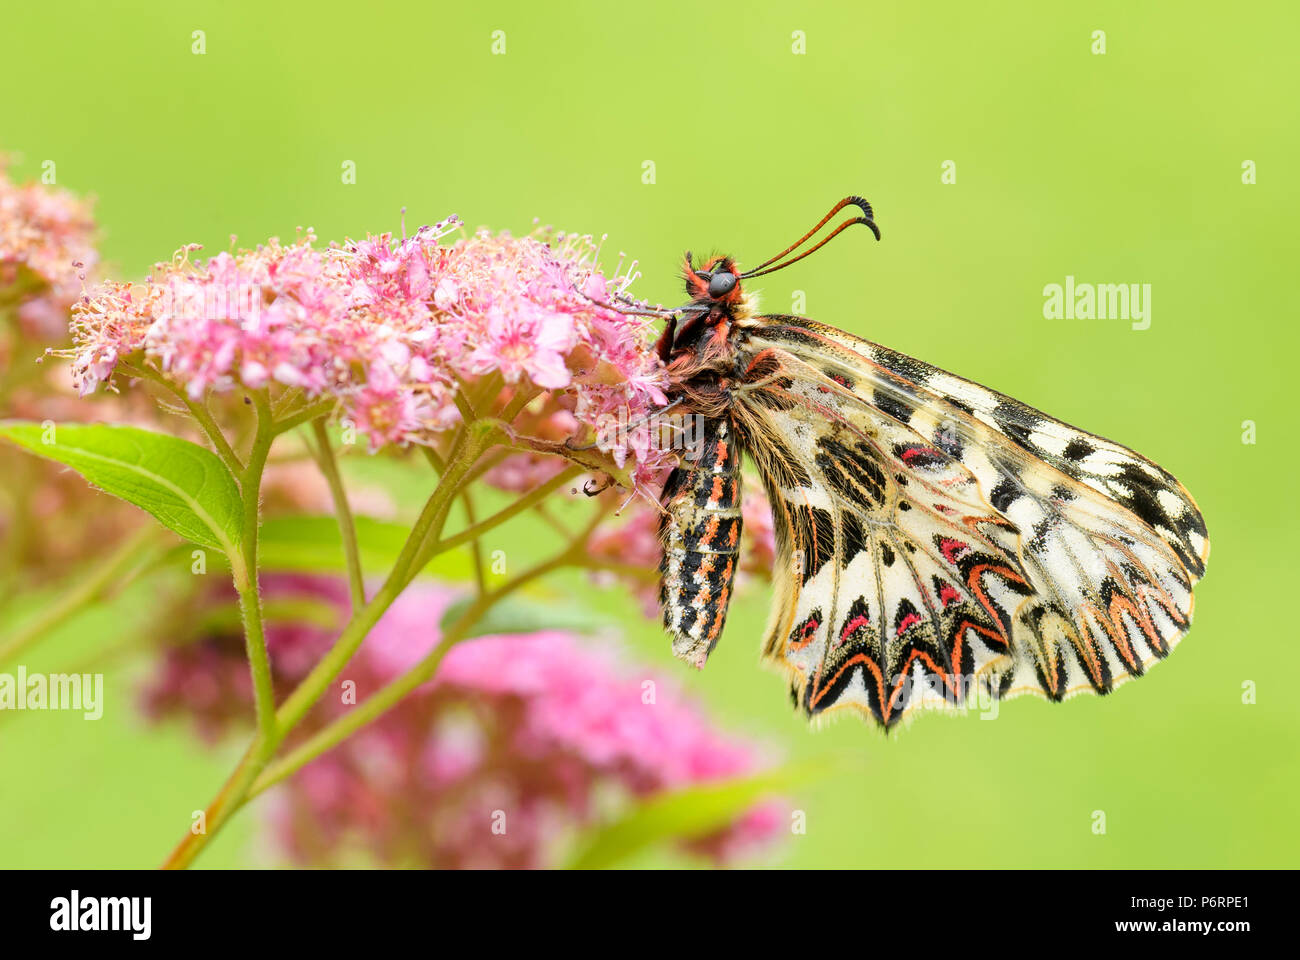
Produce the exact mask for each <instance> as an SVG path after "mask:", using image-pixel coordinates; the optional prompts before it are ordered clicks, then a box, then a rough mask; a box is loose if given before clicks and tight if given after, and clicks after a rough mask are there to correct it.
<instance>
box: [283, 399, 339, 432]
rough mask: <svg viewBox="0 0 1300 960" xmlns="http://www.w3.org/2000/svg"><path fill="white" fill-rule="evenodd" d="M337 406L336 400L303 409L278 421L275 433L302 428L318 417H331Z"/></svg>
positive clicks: (324, 401) (320, 402) (314, 404)
mask: <svg viewBox="0 0 1300 960" xmlns="http://www.w3.org/2000/svg"><path fill="white" fill-rule="evenodd" d="M336 405H337V401H335V400H321V401H319V402H317V403H313V404H311V406H307V407H303V408H302V409H301V410H299V411H298V412H297V413H295V414H293V415H292V416H288V417H285V418H284V419H283V420H276V421H275V426H274V428H273V432H274V433H276V434H281V433H287V432H288V431H290V430H292V429H293V428H294V427H301V426H302V425H303V424H304V423H307V422H308V421H311V420H315V419H316V418H317V417H325V416H329V414H331V413H333V412H334V407H335V406H336Z"/></svg>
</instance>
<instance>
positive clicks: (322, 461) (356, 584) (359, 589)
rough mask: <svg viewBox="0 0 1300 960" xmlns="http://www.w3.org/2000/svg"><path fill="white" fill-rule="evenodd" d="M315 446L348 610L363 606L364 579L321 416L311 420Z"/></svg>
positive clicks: (352, 523) (349, 513)
mask: <svg viewBox="0 0 1300 960" xmlns="http://www.w3.org/2000/svg"><path fill="white" fill-rule="evenodd" d="M311 428H312V433H313V434H314V435H315V437H316V445H315V447H313V448H312V454H313V456H315V458H316V463H317V465H318V466H319V467H320V472H321V474H322V475H324V477H325V482H326V483H328V484H329V488H330V497H331V498H332V499H333V501H334V515H335V517H336V518H337V519H338V523H339V536H340V537H341V538H342V539H343V556H344V558H345V559H346V561H347V567H348V589H349V591H350V592H351V598H352V609H353V610H354V611H355V610H360V609H361V608H362V607H364V606H365V605H366V582H365V576H364V574H363V573H362V570H361V553H360V551H359V550H358V549H357V526H356V523H355V521H354V520H353V519H352V508H351V506H349V504H348V491H347V488H346V487H344V486H343V478H342V477H340V476H339V467H338V463H337V462H336V461H335V459H334V449H333V447H332V446H331V445H330V437H329V431H328V430H326V429H325V418H324V417H317V418H316V419H315V420H313V421H312V422H311Z"/></svg>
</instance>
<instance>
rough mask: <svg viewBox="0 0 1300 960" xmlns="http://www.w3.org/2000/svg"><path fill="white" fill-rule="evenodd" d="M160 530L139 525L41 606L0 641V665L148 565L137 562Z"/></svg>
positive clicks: (153, 544)
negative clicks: (70, 586)
mask: <svg viewBox="0 0 1300 960" xmlns="http://www.w3.org/2000/svg"><path fill="white" fill-rule="evenodd" d="M163 533H164V531H163V530H162V529H161V528H159V527H157V526H155V525H154V524H153V523H150V524H148V525H147V526H145V527H142V528H141V529H140V530H138V531H136V533H135V534H134V535H133V536H131V537H130V538H128V539H127V540H126V541H125V542H124V543H123V544H122V545H121V546H120V547H118V549H117V550H115V551H113V553H112V554H110V555H109V556H108V557H107V558H105V559H104V561H103V562H102V563H101V564H100V565H99V566H98V567H97V568H95V570H93V571H92V572H91V573H90V574H89V575H88V576H86V577H85V579H83V580H82V581H81V582H80V583H79V584H78V585H77V586H76V587H75V588H74V589H72V590H69V591H68V592H66V593H64V594H63V595H62V596H61V597H60V598H59V599H58V600H57V601H56V602H55V603H53V604H51V605H50V606H47V607H45V608H43V609H42V610H41V612H40V614H38V615H37V616H36V617H35V618H34V619H33V620H31V621H30V622H29V623H27V624H25V625H24V626H22V627H20V628H19V629H18V630H17V631H15V632H14V634H13V635H12V636H10V637H9V638H7V639H5V640H2V641H0V664H3V663H6V662H8V661H10V660H13V659H15V658H17V657H18V656H19V655H20V654H22V653H23V652H25V651H26V650H27V649H28V648H29V647H31V646H32V645H33V644H35V643H36V642H37V641H39V640H40V639H41V638H42V637H44V636H45V635H46V634H48V633H49V632H50V631H51V630H53V629H55V628H56V627H58V626H60V625H61V624H63V623H66V622H67V621H68V620H69V619H71V618H72V617H74V616H76V615H77V614H78V613H79V612H81V611H82V610H84V609H86V607H88V606H90V605H91V604H92V603H94V602H96V601H97V600H99V599H100V598H102V597H103V596H105V595H106V594H107V593H109V592H110V591H111V590H113V589H114V588H115V587H118V588H120V587H123V586H125V585H126V584H128V583H130V582H131V581H132V580H133V579H135V577H136V576H137V575H138V574H139V573H141V572H143V571H144V570H146V569H147V568H148V566H149V565H148V563H147V562H144V563H141V562H140V561H141V560H142V559H143V558H146V557H147V556H148V555H149V554H151V553H153V552H154V549H155V548H156V547H157V546H158V545H159V544H160V543H161V542H162V539H163Z"/></svg>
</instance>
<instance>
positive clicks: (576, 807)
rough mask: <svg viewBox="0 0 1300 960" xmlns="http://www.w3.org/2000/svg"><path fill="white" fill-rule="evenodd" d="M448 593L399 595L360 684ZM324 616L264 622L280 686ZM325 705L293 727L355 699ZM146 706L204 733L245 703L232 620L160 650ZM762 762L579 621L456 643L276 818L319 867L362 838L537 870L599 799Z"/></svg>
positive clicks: (411, 659)
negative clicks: (596, 640)
mask: <svg viewBox="0 0 1300 960" xmlns="http://www.w3.org/2000/svg"><path fill="white" fill-rule="evenodd" d="M266 593H267V596H268V598H272V599H274V598H278V597H283V596H285V595H286V594H288V595H294V594H305V595H311V594H313V593H315V594H316V595H317V596H318V597H320V598H322V599H324V600H326V601H327V602H328V603H330V604H335V605H338V606H339V608H340V609H342V606H343V604H344V603H345V599H344V596H345V591H343V590H342V589H341V586H340V585H339V584H337V583H336V582H334V581H332V580H328V579H322V578H301V577H293V578H268V579H267V583H266ZM455 598H456V594H455V592H454V591H451V590H449V589H447V588H445V587H442V586H437V585H432V584H417V585H415V586H413V587H412V588H411V589H410V590H409V591H408V592H407V593H406V594H403V595H402V597H401V598H399V600H398V601H397V602H396V603H395V604H394V605H393V607H392V608H391V609H390V610H389V611H388V612H387V614H386V615H385V616H384V617H383V619H382V620H381V621H380V623H379V624H378V625H377V626H376V628H375V629H374V631H372V633H371V635H370V636H369V637H368V638H367V640H366V642H365V644H364V645H363V646H362V648H361V650H360V651H359V653H358V655H357V656H356V658H355V659H354V660H353V662H352V663H351V664H349V665H348V667H347V668H346V670H345V671H344V674H343V677H342V678H343V679H344V680H352V681H354V682H355V683H356V684H357V690H358V692H359V694H360V696H362V697H364V696H366V695H368V694H369V693H371V692H373V691H374V690H375V689H377V688H378V687H379V686H380V685H382V684H384V683H386V682H388V681H389V680H391V679H393V678H394V677H395V676H397V675H399V674H400V673H402V672H404V671H405V670H406V669H408V668H409V667H410V666H412V665H413V664H415V663H416V662H418V661H419V660H420V659H421V658H423V657H424V656H425V655H427V654H428V653H429V652H430V651H431V650H432V649H434V647H435V646H436V645H437V643H438V641H439V638H440V632H439V628H438V624H439V622H440V621H441V619H442V617H443V615H444V614H445V613H446V611H447V609H448V607H449V605H450V604H451V603H452V602H453V601H454V600H455ZM327 637H328V631H324V630H320V629H318V628H314V627H308V626H303V625H296V626H291V627H286V626H283V625H278V624H277V625H273V626H272V628H271V629H270V630H269V631H268V635H267V641H268V648H269V650H270V653H271V659H272V667H273V670H274V672H275V675H276V679H277V690H278V691H280V692H281V695H283V692H284V691H286V690H287V689H288V688H289V687H290V686H292V684H293V683H294V682H295V681H296V680H297V679H299V678H300V677H301V676H303V675H305V673H306V672H307V671H308V670H309V669H310V666H311V664H312V662H313V661H314V659H315V658H316V657H317V656H319V655H320V653H321V652H323V648H324V645H326V644H327V642H328V640H327ZM334 699H336V698H332V699H329V700H327V701H326V702H324V703H323V704H321V705H320V706H319V707H318V708H317V710H316V711H315V712H314V714H313V716H312V718H310V719H309V721H308V723H307V725H306V727H305V729H304V730H303V731H302V733H305V734H308V735H309V734H310V733H311V731H312V730H313V729H319V726H320V725H321V724H323V723H325V722H327V721H328V720H330V719H332V718H333V717H336V716H338V715H340V714H341V713H343V712H345V711H347V710H349V709H351V706H350V705H346V704H342V703H337V702H334ZM146 703H147V704H148V706H149V709H150V712H151V713H152V714H154V715H155V716H158V715H161V714H177V713H181V714H186V713H187V714H190V715H192V716H195V717H196V719H198V721H199V723H200V729H201V730H202V731H203V732H204V733H205V734H206V735H208V736H209V737H211V736H213V735H214V734H215V733H216V732H219V731H220V730H222V729H224V728H225V727H226V726H227V725H228V724H229V723H230V722H231V721H232V720H233V719H234V717H235V716H236V715H238V716H240V717H242V718H243V720H244V722H247V718H248V717H250V716H251V692H250V691H249V682H248V678H247V670H246V668H245V665H244V661H243V656H242V647H241V646H240V643H239V638H238V636H237V634H236V633H235V632H233V631H232V632H231V633H230V635H229V636H211V637H206V638H203V639H200V640H199V641H198V642H196V643H189V644H185V645H182V646H180V647H178V648H175V649H173V650H171V651H169V652H168V653H167V654H166V657H165V660H164V665H163V667H162V669H161V670H160V672H159V673H158V674H157V675H156V677H155V679H154V681H153V683H152V684H151V686H150V689H149V691H148V692H147V694H146ZM764 765H765V758H764V756H763V755H762V752H761V751H760V750H759V749H758V748H757V747H756V746H755V745H753V744H751V743H748V742H746V741H743V740H740V739H736V738H734V737H731V736H728V735H726V734H724V733H722V732H720V731H719V730H718V729H717V728H716V727H715V726H714V725H713V724H712V723H711V722H710V721H709V720H708V719H707V717H706V716H705V715H704V714H703V712H702V711H701V710H700V709H699V708H698V707H697V706H696V705H695V704H693V703H692V702H691V701H690V700H689V699H687V698H686V697H685V696H684V695H683V694H682V692H681V691H680V690H679V689H678V688H677V687H676V685H675V684H673V683H672V682H671V681H668V680H664V679H662V678H659V677H656V676H654V675H652V674H650V673H648V672H646V671H644V670H640V669H638V668H636V667H633V666H631V665H629V664H627V663H626V662H624V661H623V660H621V659H620V658H619V657H618V656H616V655H615V654H613V653H612V652H610V651H609V650H607V649H605V648H599V647H595V646H593V645H592V644H590V643H589V642H587V641H584V640H580V639H579V638H577V637H575V636H573V635H572V634H569V633H565V632H560V631H541V632H537V633H532V634H523V635H514V634H511V635H498V636H486V637H478V638H475V639H473V640H468V641H465V642H464V643H462V644H460V645H458V646H456V647H455V648H453V649H452V650H451V651H450V652H448V654H447V655H446V658H445V659H444V660H443V663H442V665H441V667H440V668H439V672H438V674H437V676H436V677H435V678H434V680H433V681H431V682H430V683H428V684H426V685H425V686H423V687H421V688H420V689H419V690H417V691H416V692H415V693H413V694H412V695H411V696H409V697H407V698H406V699H405V700H403V701H402V702H401V703H399V704H398V706H397V707H396V708H394V709H393V710H391V711H389V712H388V713H387V714H385V715H384V716H383V717H381V718H380V719H379V720H378V721H377V722H375V723H373V724H371V725H370V726H368V727H366V728H364V729H363V730H361V731H360V732H358V733H357V734H356V735H355V736H353V737H352V738H350V739H349V740H347V741H345V742H344V743H343V744H341V745H340V746H339V747H337V748H335V749H334V750H332V751H330V752H329V753H327V754H325V755H324V756H322V757H320V758H318V759H317V760H315V761H314V762H312V763H311V764H310V765H308V766H307V767H305V768H304V769H303V770H301V771H300V772H299V773H298V774H297V775H295V776H294V777H293V778H291V779H290V780H289V781H287V782H286V783H285V784H284V785H283V786H282V787H281V788H280V793H279V802H278V805H277V806H276V808H275V811H274V816H273V824H274V826H275V829H276V832H277V834H278V836H279V838H280V840H281V842H282V843H283V844H284V846H285V847H286V849H287V850H288V851H289V852H290V853H291V855H292V856H293V857H294V858H295V859H297V860H299V861H302V862H306V863H313V864H329V863H335V862H339V860H340V859H346V855H347V851H348V850H350V849H354V848H355V847H356V846H358V845H360V846H361V848H363V849H365V850H368V851H369V852H370V853H371V854H372V855H373V856H374V857H375V858H377V859H378V860H379V861H380V862H383V863H386V864H390V865H399V866H424V867H540V866H546V865H550V864H554V863H555V860H556V857H557V856H559V855H560V854H561V853H562V852H563V851H562V847H563V841H565V840H566V839H568V838H571V837H572V835H573V834H574V832H575V831H576V830H578V829H579V828H581V827H582V826H584V825H587V824H590V823H593V822H595V821H596V820H597V819H598V818H600V817H602V816H605V815H608V810H607V809H605V807H607V805H608V802H609V801H610V799H611V798H613V797H621V798H622V801H621V802H623V803H626V802H628V801H629V800H631V799H632V798H636V797H646V796H650V795H653V794H655V793H658V792H661V791H664V790H672V789H677V788H682V787H686V786H689V785H691V784H697V783H703V782H708V781H710V780H715V779H720V778H728V777H736V776H743V775H745V774H749V773H753V772H757V771H758V770H759V769H761V768H762V767H763V766H764ZM494 827H496V829H494ZM779 828H780V822H779V815H777V814H775V813H774V812H773V811H772V810H771V809H768V808H765V807H764V806H757V807H755V808H754V809H752V810H750V811H749V812H748V813H746V814H744V815H743V816H741V817H739V818H737V820H736V821H735V822H733V823H731V824H729V825H727V826H726V827H724V828H722V829H721V830H718V831H717V832H715V833H714V834H712V835H710V836H708V837H705V838H700V839H698V840H696V841H694V842H692V843H690V844H688V846H689V847H690V848H691V849H692V850H695V851H697V852H699V853H701V854H703V855H706V856H709V857H712V858H714V859H715V860H720V861H721V860H729V859H732V858H734V857H736V856H738V855H741V854H743V853H744V852H745V851H747V850H749V849H751V848H752V847H753V846H754V845H755V844H760V843H763V842H765V841H769V840H770V839H772V837H773V836H774V835H775V834H776V833H777V832H778V831H779Z"/></svg>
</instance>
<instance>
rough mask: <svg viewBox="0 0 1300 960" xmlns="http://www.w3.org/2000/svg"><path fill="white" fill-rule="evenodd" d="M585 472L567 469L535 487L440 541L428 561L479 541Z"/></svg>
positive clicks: (575, 468)
mask: <svg viewBox="0 0 1300 960" xmlns="http://www.w3.org/2000/svg"><path fill="white" fill-rule="evenodd" d="M583 472H584V471H583V469H582V468H581V467H565V468H564V469H563V470H561V471H560V472H559V473H557V474H556V475H555V476H553V477H551V479H549V480H547V481H546V482H545V483H543V484H542V485H541V486H539V487H535V488H534V489H533V490H531V491H530V492H529V493H526V494H525V495H524V496H522V497H520V498H519V499H518V500H516V501H515V502H514V503H512V504H510V506H508V507H503V508H501V509H500V510H498V511H497V512H496V513H494V514H492V516H490V517H488V518H487V519H486V520H483V521H481V522H479V523H476V524H474V525H473V526H471V527H467V528H466V529H464V530H462V531H461V532H460V533H458V534H455V535H454V536H451V537H448V538H447V539H446V540H442V541H440V542H439V543H438V544H437V546H436V552H435V553H432V554H430V556H429V558H428V559H432V558H433V557H434V556H437V555H438V554H440V553H446V552H447V551H448V550H454V549H456V548H457V547H459V546H461V545H462V544H464V543H466V542H469V541H473V540H477V539H478V538H479V537H481V536H483V534H485V533H487V532H488V531H489V530H491V529H492V528H493V527H497V526H500V525H501V524H503V523H505V522H506V521H507V520H509V519H511V518H512V517H515V516H518V515H519V514H521V513H523V512H524V511H525V510H527V509H528V508H529V507H532V506H534V505H536V504H538V503H541V502H542V501H543V500H545V499H546V498H547V497H549V496H550V495H551V494H552V493H554V492H555V491H556V490H558V489H559V488H560V487H562V486H564V485H565V484H566V483H568V482H569V481H570V480H572V479H573V478H574V477H577V476H580V475H581V474H582V473H583ZM426 562H427V561H426Z"/></svg>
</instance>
